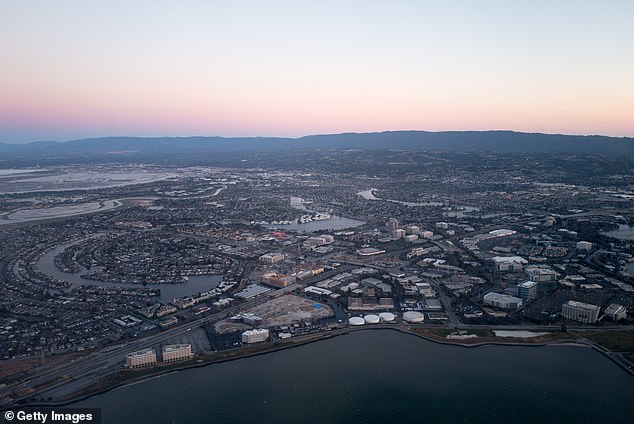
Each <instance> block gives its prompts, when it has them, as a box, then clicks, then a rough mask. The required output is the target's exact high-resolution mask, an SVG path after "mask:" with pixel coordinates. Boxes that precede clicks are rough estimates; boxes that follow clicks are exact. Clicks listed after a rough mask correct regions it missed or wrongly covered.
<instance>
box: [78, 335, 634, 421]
mask: <svg viewBox="0 0 634 424" xmlns="http://www.w3.org/2000/svg"><path fill="white" fill-rule="evenodd" d="M632 393H634V379H633V378H632V377H630V376H629V375H628V374H627V373H625V372H623V371H622V370H621V369H620V368H618V367H617V366H616V365H615V364H613V363H612V362H610V361H609V360H608V359H606V358H604V357H603V356H602V355H600V354H598V353H596V352H594V351H592V350H591V349H588V348H580V347H555V346H548V347H509V346H503V347H502V346H484V347H479V348H470V349H467V348H463V347H459V346H447V345H440V344H435V343H432V342H428V341H426V340H422V339H419V338H417V337H414V336H411V335H406V334H402V333H398V332H395V331H389V330H373V331H364V332H358V333H353V334H350V335H346V336H341V337H336V338H333V339H330V340H325V341H320V342H317V343H312V344H309V345H305V346H301V347H298V348H294V349H288V350H285V351H281V352H276V353H271V354H267V355H262V356H257V357H253V358H245V359H241V360H237V361H233V362H226V363H221V364H215V365H211V366H208V367H204V368H198V369H193V370H188V371H184V372H180V373H174V374H170V375H166V376H163V377H160V378H156V379H153V380H149V381H146V382H143V383H138V384H135V385H131V386H128V387H123V388H119V389H116V390H113V391H111V392H108V393H105V394H102V395H99V396H96V397H93V398H90V399H87V400H85V401H82V402H79V403H77V404H75V405H72V406H77V407H80V406H82V407H101V408H103V422H104V423H139V424H142V423H168V424H169V423H205V424H208V423H412V422H418V423H598V422H609V423H631V422H632V417H634V402H633V400H634V397H633V396H632Z"/></svg>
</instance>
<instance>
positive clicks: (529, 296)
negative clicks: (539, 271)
mask: <svg viewBox="0 0 634 424" xmlns="http://www.w3.org/2000/svg"><path fill="white" fill-rule="evenodd" d="M517 295H518V296H519V297H520V298H521V299H523V300H533V299H535V298H536V297H537V282H535V281H525V282H523V283H522V284H518V286H517Z"/></svg>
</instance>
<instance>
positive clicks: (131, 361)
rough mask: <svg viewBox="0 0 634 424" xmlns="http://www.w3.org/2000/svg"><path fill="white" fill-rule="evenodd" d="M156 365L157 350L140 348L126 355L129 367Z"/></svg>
mask: <svg viewBox="0 0 634 424" xmlns="http://www.w3.org/2000/svg"><path fill="white" fill-rule="evenodd" d="M151 365H156V351H155V350H154V349H144V350H138V351H136V352H132V353H128V354H127V355H126V356H125V366H126V367H127V368H141V367H149V366H151Z"/></svg>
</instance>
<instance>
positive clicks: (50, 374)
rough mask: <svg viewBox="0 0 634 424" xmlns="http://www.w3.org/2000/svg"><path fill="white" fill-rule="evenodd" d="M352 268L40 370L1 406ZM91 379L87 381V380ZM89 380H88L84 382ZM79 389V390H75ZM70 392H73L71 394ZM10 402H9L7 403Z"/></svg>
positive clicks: (3, 395) (116, 365)
mask: <svg viewBox="0 0 634 424" xmlns="http://www.w3.org/2000/svg"><path fill="white" fill-rule="evenodd" d="M352 268H353V267H352V266H350V265H343V266H341V267H339V268H337V269H334V270H331V271H327V272H324V273H321V274H319V275H316V276H313V277H311V278H308V279H306V280H304V281H302V282H300V283H295V284H291V285H289V286H287V287H284V288H282V289H279V290H272V291H270V292H267V293H264V294H262V295H260V296H258V297H256V298H254V299H252V300H249V301H246V302H242V303H239V304H236V305H233V306H230V307H228V308H225V309H223V310H222V311H219V312H216V313H214V314H212V315H209V316H206V317H203V318H199V319H197V320H195V321H189V322H186V323H184V324H183V325H181V326H178V327H175V328H171V329H167V330H165V331H162V332H160V333H158V334H154V335H151V336H147V337H143V338H140V339H137V340H134V341H132V342H129V343H126V344H125V345H120V346H115V347H108V348H105V349H103V350H101V351H99V352H94V353H91V354H89V355H87V356H85V357H83V358H79V359H75V360H73V361H71V362H68V363H65V364H61V365H58V366H55V367H53V368H49V369H45V370H42V371H41V372H40V373H39V374H37V375H35V376H33V377H31V378H29V379H28V380H26V381H22V382H16V383H13V384H10V385H7V386H5V387H3V388H1V389H0V399H1V400H0V404H3V403H16V402H19V401H22V400H26V399H28V398H32V397H37V398H46V397H48V396H49V394H50V393H51V392H54V391H56V390H58V389H60V387H62V386H66V385H71V383H74V382H78V381H79V380H82V381H85V382H87V383H90V382H91V381H93V382H96V380H97V379H96V378H94V376H95V374H97V373H98V374H99V375H105V374H109V373H112V372H115V371H117V370H120V369H121V368H122V364H123V362H124V360H125V356H126V355H127V354H129V353H132V352H135V351H137V350H141V349H143V348H147V347H151V346H158V345H161V344H164V343H169V340H170V339H173V338H176V337H179V336H183V335H185V334H187V333H188V332H189V331H191V329H193V328H199V327H203V326H206V325H209V324H213V323H215V322H217V321H220V320H222V319H225V318H227V317H229V316H231V315H235V314H236V313H239V312H241V311H245V310H248V309H250V308H252V307H254V306H256V305H259V304H261V303H264V302H266V301H268V300H270V299H272V298H276V297H279V296H283V295H284V294H287V293H290V292H292V291H294V290H297V289H301V288H303V287H306V286H308V285H311V284H314V283H316V282H318V281H321V280H324V279H326V278H330V277H332V276H334V275H336V274H338V273H341V272H345V271H348V270H350V269H352ZM91 376H92V377H93V378H89V377H91ZM87 378H88V379H87ZM71 386H73V389H74V390H77V389H80V388H81V385H76V384H73V385H71ZM74 386H78V387H74ZM28 389H33V390H34V391H33V392H31V393H28V394H27V395H22V396H19V397H15V398H13V393H15V392H22V391H24V390H28ZM74 390H73V391H74ZM9 399H11V400H10V401H9V402H8V400H9Z"/></svg>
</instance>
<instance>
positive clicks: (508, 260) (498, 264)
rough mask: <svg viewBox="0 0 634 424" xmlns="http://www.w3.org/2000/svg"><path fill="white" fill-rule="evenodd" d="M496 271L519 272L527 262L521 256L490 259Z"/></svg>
mask: <svg viewBox="0 0 634 424" xmlns="http://www.w3.org/2000/svg"><path fill="white" fill-rule="evenodd" d="M492 260H493V262H494V263H495V269H496V270H498V271H513V272H515V271H521V270H522V269H523V268H524V265H526V264H527V263H528V261H527V260H526V259H524V258H522V257H521V256H495V257H493V258H492Z"/></svg>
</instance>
